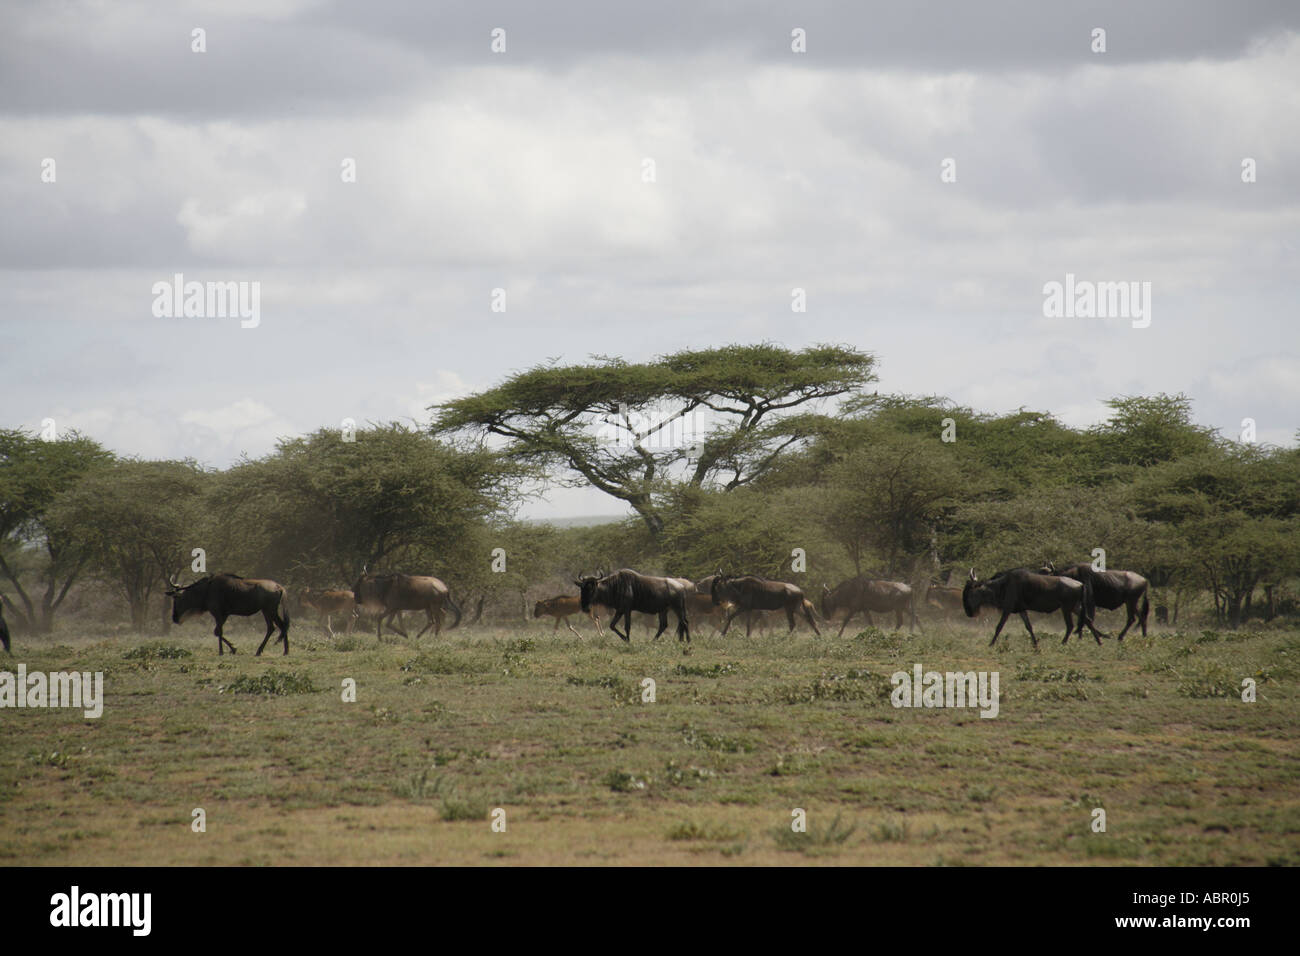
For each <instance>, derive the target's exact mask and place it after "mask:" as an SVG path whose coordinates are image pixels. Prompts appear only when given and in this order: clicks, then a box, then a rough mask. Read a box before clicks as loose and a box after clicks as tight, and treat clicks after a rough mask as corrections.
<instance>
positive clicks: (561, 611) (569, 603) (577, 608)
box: [533, 594, 605, 637]
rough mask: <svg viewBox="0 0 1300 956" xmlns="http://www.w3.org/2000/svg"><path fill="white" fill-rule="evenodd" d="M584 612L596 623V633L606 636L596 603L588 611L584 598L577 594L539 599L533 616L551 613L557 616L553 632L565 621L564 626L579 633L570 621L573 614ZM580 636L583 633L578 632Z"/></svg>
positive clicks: (554, 616) (552, 615)
mask: <svg viewBox="0 0 1300 956" xmlns="http://www.w3.org/2000/svg"><path fill="white" fill-rule="evenodd" d="M584 613H585V614H586V615H587V617H589V618H591V620H592V621H593V622H594V623H595V625H596V634H597V635H598V636H600V637H604V636H605V629H604V627H602V626H601V623H600V618H599V617H597V615H596V605H592V607H591V609H590V610H588V611H583V610H582V599H581V598H580V597H578V596H577V595H573V594H560V595H557V596H555V597H553V598H546V599H545V600H542V601H538V602H537V604H536V605H535V606H534V607H533V617H541V616H542V615H543V614H549V615H551V617H553V618H555V627H553V628H551V633H552V634H554V633H555V632H556V631H558V630H559V629H560V622H561V621H563V622H564V626H565V627H567V628H568V629H569V630H571V631H572V632H573V633H574V634H578V629H577V628H576V627H574V626H573V625H572V624H570V623H569V617H570V615H573V614H584ZM578 636H579V637H581V636H582V635H581V634H578Z"/></svg>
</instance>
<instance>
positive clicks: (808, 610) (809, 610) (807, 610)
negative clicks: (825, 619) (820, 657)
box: [803, 601, 843, 637]
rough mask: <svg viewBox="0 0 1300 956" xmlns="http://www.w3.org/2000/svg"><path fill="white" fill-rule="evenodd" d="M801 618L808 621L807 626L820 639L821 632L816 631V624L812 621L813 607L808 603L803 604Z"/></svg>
mask: <svg viewBox="0 0 1300 956" xmlns="http://www.w3.org/2000/svg"><path fill="white" fill-rule="evenodd" d="M803 616H804V617H806V618H807V619H808V626H809V627H811V628H812V629H813V633H814V634H816V635H817V636H818V637H821V636H822V632H821V631H820V630H818V629H817V622H816V621H815V620H814V619H813V606H812V604H811V603H810V602H808V601H804V602H803ZM841 633H843V632H841Z"/></svg>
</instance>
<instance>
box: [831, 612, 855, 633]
mask: <svg viewBox="0 0 1300 956" xmlns="http://www.w3.org/2000/svg"><path fill="white" fill-rule="evenodd" d="M857 613H858V612H857V611H854V610H851V609H850V611H849V613H848V614H846V615H844V620H843V621H842V622H840V632H839V633H838V634H836V635H835V636H836V637H843V636H844V629H845V628H846V627H848V626H849V619H850V618H851V617H853V615H854V614H857Z"/></svg>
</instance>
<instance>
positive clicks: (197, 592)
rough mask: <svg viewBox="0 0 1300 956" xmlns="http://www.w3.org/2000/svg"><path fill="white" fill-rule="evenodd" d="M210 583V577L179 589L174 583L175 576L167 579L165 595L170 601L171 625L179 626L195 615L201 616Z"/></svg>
mask: <svg viewBox="0 0 1300 956" xmlns="http://www.w3.org/2000/svg"><path fill="white" fill-rule="evenodd" d="M211 583H212V575H210V574H209V575H208V576H207V577H202V578H199V579H198V580H197V581H195V582H193V583H192V584H187V585H185V587H181V586H180V584H178V583H177V581H176V575H174V574H173V575H172V576H171V577H170V578H168V579H167V591H166V594H167V596H168V597H170V598H171V599H172V623H173V624H180V623H181V622H182V621H184V620H185V619H186V618H188V617H193V616H194V615H196V614H202V613H203V612H204V611H206V610H207V602H208V587H209V586H210V585H211Z"/></svg>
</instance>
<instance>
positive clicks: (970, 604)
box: [961, 568, 988, 617]
mask: <svg viewBox="0 0 1300 956" xmlns="http://www.w3.org/2000/svg"><path fill="white" fill-rule="evenodd" d="M987 591H988V586H987V585H984V584H980V582H979V579H978V578H976V577H975V569H974V568H971V569H970V576H969V577H968V578H967V579H966V584H965V586H963V587H962V589H961V606H962V610H963V611H965V612H966V616H967V617H974V616H975V615H976V614H978V613H979V610H980V605H981V604H983V603H984V601H983V598H984V597H985V593H986V592H987Z"/></svg>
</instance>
